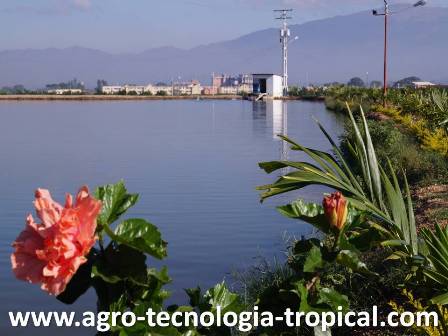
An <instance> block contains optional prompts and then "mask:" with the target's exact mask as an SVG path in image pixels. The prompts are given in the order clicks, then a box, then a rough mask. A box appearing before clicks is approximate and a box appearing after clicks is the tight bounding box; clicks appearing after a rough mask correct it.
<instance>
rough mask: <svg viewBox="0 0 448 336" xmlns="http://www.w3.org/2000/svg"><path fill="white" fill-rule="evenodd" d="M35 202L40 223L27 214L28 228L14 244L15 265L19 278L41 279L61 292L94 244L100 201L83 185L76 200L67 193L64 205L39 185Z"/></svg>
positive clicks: (43, 285)
mask: <svg viewBox="0 0 448 336" xmlns="http://www.w3.org/2000/svg"><path fill="white" fill-rule="evenodd" d="M34 206H35V207H36V213H37V216H38V217H39V219H40V220H41V223H36V222H35V221H34V219H33V216H32V215H31V214H30V215H28V217H27V219H26V227H25V230H23V231H22V232H21V233H20V235H19V236H18V237H17V239H16V241H15V242H14V243H13V245H12V246H13V247H14V248H15V251H14V253H13V254H12V255H11V263H12V269H13V271H14V274H15V275H16V277H17V278H18V279H20V280H24V281H28V282H30V283H35V284H38V283H39V284H41V288H42V289H43V290H45V291H47V292H48V293H50V294H52V295H59V294H60V293H62V292H63V291H64V290H65V287H66V286H67V284H68V283H69V282H70V280H71V278H72V277H73V275H74V274H75V273H76V271H77V270H78V268H79V267H80V266H81V265H82V264H83V263H85V262H86V261H87V258H86V255H87V254H88V253H89V251H90V249H91V248H92V246H93V245H94V244H95V240H96V237H95V230H96V219H97V217H98V214H99V213H100V211H101V202H100V201H98V200H96V199H95V198H93V197H91V196H90V195H89V189H88V188H87V187H86V186H84V187H82V188H81V189H80V190H79V192H78V195H77V196H76V201H75V204H73V199H72V196H71V195H69V194H67V196H66V200H65V206H64V207H63V206H61V205H60V204H58V203H57V202H55V201H53V199H52V198H51V195H50V193H49V191H48V190H45V189H37V191H36V200H35V201H34Z"/></svg>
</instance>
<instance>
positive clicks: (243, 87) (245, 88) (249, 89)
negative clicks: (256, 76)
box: [238, 83, 253, 94]
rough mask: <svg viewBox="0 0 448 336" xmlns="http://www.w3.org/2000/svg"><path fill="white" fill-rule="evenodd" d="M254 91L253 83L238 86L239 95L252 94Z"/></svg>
mask: <svg viewBox="0 0 448 336" xmlns="http://www.w3.org/2000/svg"><path fill="white" fill-rule="evenodd" d="M252 91H253V83H250V84H249V83H242V84H240V85H238V94H242V93H248V94H249V93H252Z"/></svg>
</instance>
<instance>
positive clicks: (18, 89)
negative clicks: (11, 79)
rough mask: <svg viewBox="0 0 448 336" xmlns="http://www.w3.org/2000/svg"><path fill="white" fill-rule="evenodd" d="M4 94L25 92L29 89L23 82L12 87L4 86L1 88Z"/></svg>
mask: <svg viewBox="0 0 448 336" xmlns="http://www.w3.org/2000/svg"><path fill="white" fill-rule="evenodd" d="M0 91H1V92H2V94H25V93H28V92H29V91H28V90H27V89H26V88H25V87H24V86H23V85H21V84H19V85H14V86H12V87H9V86H4V87H3V88H2V89H1V90H0Z"/></svg>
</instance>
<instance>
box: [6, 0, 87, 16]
mask: <svg viewBox="0 0 448 336" xmlns="http://www.w3.org/2000/svg"><path fill="white" fill-rule="evenodd" d="M91 8H92V0H49V1H47V2H46V3H45V4H43V5H38V4H36V3H33V4H19V5H15V6H11V7H6V8H1V9H0V12H2V13H7V14H22V13H31V14H36V15H70V14H72V13H74V12H87V11H89V10H91Z"/></svg>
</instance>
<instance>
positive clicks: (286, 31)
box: [274, 9, 292, 96]
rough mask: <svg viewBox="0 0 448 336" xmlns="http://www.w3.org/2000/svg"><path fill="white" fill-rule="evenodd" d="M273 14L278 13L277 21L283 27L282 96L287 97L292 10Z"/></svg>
mask: <svg viewBox="0 0 448 336" xmlns="http://www.w3.org/2000/svg"><path fill="white" fill-rule="evenodd" d="M274 12H276V13H279V16H278V17H276V19H277V20H282V21H283V25H282V28H281V29H280V43H281V44H282V57H283V96H287V95H288V43H289V37H290V36H291V31H290V30H289V28H288V20H290V19H292V16H291V15H290V14H291V12H292V9H276V10H274Z"/></svg>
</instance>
